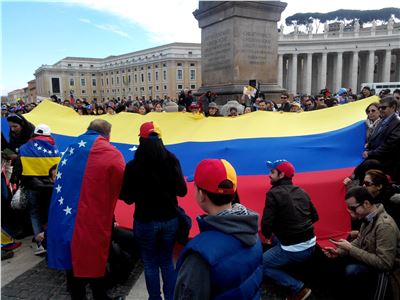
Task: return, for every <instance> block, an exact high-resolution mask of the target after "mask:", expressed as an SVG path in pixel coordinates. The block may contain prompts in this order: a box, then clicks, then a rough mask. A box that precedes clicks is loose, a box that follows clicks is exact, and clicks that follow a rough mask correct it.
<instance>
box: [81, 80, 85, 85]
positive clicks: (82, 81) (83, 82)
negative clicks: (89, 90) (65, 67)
mask: <svg viewBox="0 0 400 300" xmlns="http://www.w3.org/2000/svg"><path fill="white" fill-rule="evenodd" d="M85 85H86V79H85V78H81V86H85Z"/></svg>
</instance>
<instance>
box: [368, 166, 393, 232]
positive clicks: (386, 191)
mask: <svg viewBox="0 0 400 300" xmlns="http://www.w3.org/2000/svg"><path fill="white" fill-rule="evenodd" d="M363 186H364V187H366V189H367V190H368V192H369V193H370V194H371V195H372V196H373V197H374V198H375V201H376V202H377V203H382V204H383V205H384V206H385V210H386V211H387V213H388V214H389V215H390V216H391V217H392V218H393V219H394V220H395V222H396V224H397V226H398V227H399V228H400V201H399V200H400V187H399V186H397V185H394V184H392V183H391V181H390V177H389V176H387V175H386V174H385V173H384V172H383V171H381V170H376V169H372V170H368V171H367V172H366V173H365V177H364V181H363Z"/></svg>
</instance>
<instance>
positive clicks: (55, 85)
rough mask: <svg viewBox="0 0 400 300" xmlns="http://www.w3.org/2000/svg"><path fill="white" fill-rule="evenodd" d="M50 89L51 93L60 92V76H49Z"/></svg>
mask: <svg viewBox="0 0 400 300" xmlns="http://www.w3.org/2000/svg"><path fill="white" fill-rule="evenodd" d="M51 90H52V91H53V94H59V93H60V78H51Z"/></svg>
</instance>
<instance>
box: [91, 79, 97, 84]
mask: <svg viewBox="0 0 400 300" xmlns="http://www.w3.org/2000/svg"><path fill="white" fill-rule="evenodd" d="M96 84H97V82H96V79H94V78H93V79H92V86H96Z"/></svg>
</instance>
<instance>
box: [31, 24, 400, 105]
mask: <svg viewBox="0 0 400 300" xmlns="http://www.w3.org/2000/svg"><path fill="white" fill-rule="evenodd" d="M339 25H340V24H339ZM322 26H324V29H325V30H324V32H323V33H318V34H316V33H314V32H313V31H314V30H313V28H312V27H307V28H306V31H305V32H301V31H300V30H299V29H298V28H296V27H295V28H294V31H293V32H291V33H289V34H283V27H282V26H281V33H280V35H279V40H278V70H277V73H278V76H277V80H278V82H277V83H278V85H280V86H281V87H283V88H284V89H286V90H287V91H288V92H289V93H291V94H303V93H304V94H316V93H318V92H319V91H320V90H321V89H324V88H325V87H328V88H329V89H330V90H331V91H332V92H335V91H337V90H338V89H339V88H340V87H347V88H349V87H350V88H351V89H352V90H353V92H357V91H359V90H360V87H361V84H362V83H364V82H398V81H400V24H399V23H393V22H392V21H389V22H387V24H385V25H382V26H375V25H373V26H372V27H368V28H359V26H353V27H351V28H348V27H346V28H344V27H343V26H337V27H338V28H336V27H335V28H334V27H333V26H329V25H328V24H322ZM35 77H36V93H37V95H38V96H45V97H46V96H47V97H48V96H50V95H52V94H56V95H57V96H59V97H61V98H68V97H69V96H70V94H71V93H72V94H73V95H74V97H75V98H86V99H87V100H92V99H95V98H96V99H98V100H100V101H103V100H104V101H105V100H108V99H112V98H116V99H117V98H126V99H136V98H142V97H145V98H146V99H149V98H150V97H151V98H152V99H156V98H164V97H166V96H169V97H171V98H176V97H177V95H178V94H179V92H180V91H181V90H182V89H185V88H187V89H191V90H193V91H196V90H197V89H199V88H200V87H201V82H202V81H201V45H200V44H196V43H172V44H167V45H163V46H159V47H155V48H150V49H146V50H142V51H137V52H132V53H127V54H122V55H118V56H109V57H106V58H102V59H97V58H80V57H66V58H64V59H62V60H60V61H59V62H57V63H55V64H54V65H42V66H41V67H39V68H38V69H37V70H36V72H35ZM249 79H257V78H249Z"/></svg>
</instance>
